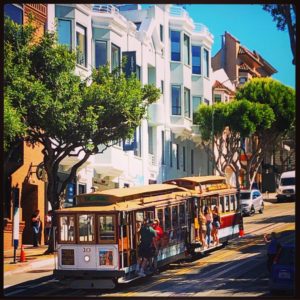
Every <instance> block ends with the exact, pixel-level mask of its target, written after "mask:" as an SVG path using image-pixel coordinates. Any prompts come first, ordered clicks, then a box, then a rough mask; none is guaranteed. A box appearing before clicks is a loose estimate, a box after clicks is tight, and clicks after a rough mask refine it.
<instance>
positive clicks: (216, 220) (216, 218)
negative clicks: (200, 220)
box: [211, 206, 221, 246]
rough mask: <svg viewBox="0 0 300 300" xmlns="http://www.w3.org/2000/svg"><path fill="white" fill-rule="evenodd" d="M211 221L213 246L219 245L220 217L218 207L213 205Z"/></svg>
mask: <svg viewBox="0 0 300 300" xmlns="http://www.w3.org/2000/svg"><path fill="white" fill-rule="evenodd" d="M212 216H213V222H212V232H211V235H212V237H213V244H214V245H215V246H217V245H219V234H218V233H219V229H220V227H221V218H220V213H219V207H218V206H215V207H214V209H213V214H212Z"/></svg>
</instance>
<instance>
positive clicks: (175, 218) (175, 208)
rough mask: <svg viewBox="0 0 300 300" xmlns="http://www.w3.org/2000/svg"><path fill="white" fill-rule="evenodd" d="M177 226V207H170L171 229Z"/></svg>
mask: <svg viewBox="0 0 300 300" xmlns="http://www.w3.org/2000/svg"><path fill="white" fill-rule="evenodd" d="M178 225H179V224H178V207H177V206H172V227H173V228H177V227H178Z"/></svg>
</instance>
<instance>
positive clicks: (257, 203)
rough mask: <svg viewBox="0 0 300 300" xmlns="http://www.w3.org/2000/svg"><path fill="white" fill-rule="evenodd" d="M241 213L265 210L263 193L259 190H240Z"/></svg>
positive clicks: (248, 213)
mask: <svg viewBox="0 0 300 300" xmlns="http://www.w3.org/2000/svg"><path fill="white" fill-rule="evenodd" d="M240 205H241V213H242V215H243V216H245V215H248V216H249V215H253V214H254V213H255V212H256V211H258V212H259V213H261V214H262V213H263V212H264V199H263V196H262V193H261V192H260V191H259V190H257V189H253V190H241V191H240Z"/></svg>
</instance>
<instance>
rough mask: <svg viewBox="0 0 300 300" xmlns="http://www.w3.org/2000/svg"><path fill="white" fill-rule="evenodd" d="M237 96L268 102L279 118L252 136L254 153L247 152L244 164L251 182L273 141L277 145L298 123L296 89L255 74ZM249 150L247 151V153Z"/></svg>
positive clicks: (254, 101)
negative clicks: (248, 153) (257, 76)
mask: <svg viewBox="0 0 300 300" xmlns="http://www.w3.org/2000/svg"><path fill="white" fill-rule="evenodd" d="M236 99H237V100H241V99H247V100H249V101H251V102H252V103H260V104H264V105H267V106H268V107H270V109H272V111H273V112H274V115H275V120H274V121H273V122H272V124H271V126H270V127H266V128H258V130H256V131H255V133H254V134H252V135H251V136H250V138H251V139H252V151H251V155H246V158H247V164H246V165H243V168H244V169H245V173H246V184H247V185H250V184H251V183H252V182H253V180H254V177H255V175H256V173H257V171H258V168H259V166H260V165H261V162H262V160H263V159H264V156H265V153H266V152H267V150H268V146H269V145H274V144H276V143H277V142H278V140H279V139H280V138H281V137H282V136H283V135H286V133H287V132H288V131H290V130H291V129H292V128H293V126H294V123H295V111H296V95H295V90H294V89H292V88H291V87H288V86H285V85H284V84H282V83H280V82H279V81H277V80H274V79H272V78H254V79H252V80H251V81H249V82H247V83H246V84H245V85H244V86H243V87H242V88H241V89H240V90H239V91H238V92H237V94H236ZM245 154H246V153H245Z"/></svg>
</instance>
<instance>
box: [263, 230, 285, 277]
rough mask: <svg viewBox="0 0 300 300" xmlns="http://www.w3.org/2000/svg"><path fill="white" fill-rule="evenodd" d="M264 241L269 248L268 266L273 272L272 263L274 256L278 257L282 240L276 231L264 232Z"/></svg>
mask: <svg viewBox="0 0 300 300" xmlns="http://www.w3.org/2000/svg"><path fill="white" fill-rule="evenodd" d="M264 241H265V242H266V244H267V245H268V249H267V256H268V259H267V268H268V271H269V272H271V269H272V264H273V261H274V258H275V257H276V254H277V253H278V251H279V250H280V248H281V245H280V242H279V241H278V239H277V235H276V233H275V232H272V233H271V235H269V234H264Z"/></svg>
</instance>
